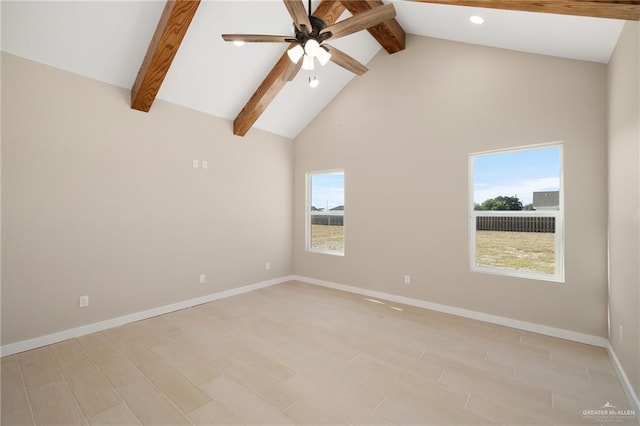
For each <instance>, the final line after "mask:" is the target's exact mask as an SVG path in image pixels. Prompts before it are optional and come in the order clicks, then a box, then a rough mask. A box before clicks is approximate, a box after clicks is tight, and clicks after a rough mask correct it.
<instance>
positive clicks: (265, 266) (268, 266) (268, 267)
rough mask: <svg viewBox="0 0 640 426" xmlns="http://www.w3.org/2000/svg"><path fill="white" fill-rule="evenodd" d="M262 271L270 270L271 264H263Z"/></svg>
mask: <svg viewBox="0 0 640 426" xmlns="http://www.w3.org/2000/svg"><path fill="white" fill-rule="evenodd" d="M264 269H266V270H267V271H268V270H269V269H271V263H269V262H267V263H265V264H264Z"/></svg>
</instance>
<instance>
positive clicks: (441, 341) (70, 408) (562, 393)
mask: <svg viewBox="0 0 640 426" xmlns="http://www.w3.org/2000/svg"><path fill="white" fill-rule="evenodd" d="M606 403H610V404H612V405H615V406H616V407H618V409H630V406H629V403H628V400H627V399H626V397H625V394H624V392H623V390H622V388H621V386H620V383H619V381H618V379H617V377H616V375H615V372H614V370H613V367H612V364H611V361H610V360H609V359H608V357H607V353H606V351H605V350H604V349H601V348H596V347H591V346H587V345H582V344H578V343H572V342H568V341H564V340H560V339H555V338H550V337H545V336H541V335H537V334H533V333H528V332H523V331H519V330H514V329H511V328H506V327H501V326H496V325H492V324H487V323H483V322H479V321H473V320H468V319H463V318H459V317H455V316H452V315H446V314H441V313H437V312H433V311H428V310H423V309H418V308H413V307H408V306H404V305H398V304H394V303H389V302H384V301H377V300H373V299H369V298H365V297H363V296H358V295H354V294H349V293H344V292H339V291H334V290H330V289H325V288H321V287H315V286H310V285H306V284H301V283H296V282H290V283H285V284H280V285H277V286H273V287H269V288H265V289H262V290H258V291H254V292H251V293H246V294H242V295H239V296H235V297H231V298H228V299H224V300H219V301H215V302H211V303H207V304H204V305H200V306H197V307H194V308H191V309H186V310H182V311H179V312H175V313H171V314H167V315H162V316H159V317H155V318H151V319H148V320H145V321H140V322H137V323H134V324H130V325H126V326H122V327H118V328H114V329H111V330H108V331H104V332H100V333H94V334H91V335H87V336H84V337H80V338H77V339H73V340H68V341H65V342H62V343H58V344H55V345H51V346H48V347H44V348H40V349H35V350H32V351H28V352H24V353H21V354H17V355H14V356H8V357H5V358H3V359H2V424H3V425H11V424H39V425H44V424H87V423H89V424H118V425H125V424H148V425H156V424H172V425H173V424H176V425H177V424H225V425H236V424H245V425H250V424H270V425H280V424H314V425H315V424H330V425H338V424H352V425H376V424H391V425H394V424H419V425H428V424H432V425H441V424H450V425H460V424H470V425H476V424H506V425H530V424H531V425H533V424H554V425H556V424H564V425H573V424H588V425H589V424H590V425H593V424H599V423H600V422H610V421H612V420H622V423H620V422H617V423H615V424H616V425H619V424H636V423H635V419H632V418H625V419H613V418H606V419H598V418H594V417H588V416H587V417H585V416H584V415H583V412H584V410H595V409H600V408H601V407H602V406H603V405H605V404H606Z"/></svg>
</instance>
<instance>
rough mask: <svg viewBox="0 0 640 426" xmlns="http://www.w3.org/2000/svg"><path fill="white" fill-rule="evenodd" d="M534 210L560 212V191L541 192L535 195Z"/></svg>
mask: <svg viewBox="0 0 640 426" xmlns="http://www.w3.org/2000/svg"><path fill="white" fill-rule="evenodd" d="M533 209H534V210H560V191H539V192H534V193H533Z"/></svg>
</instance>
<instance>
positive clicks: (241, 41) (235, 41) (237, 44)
mask: <svg viewBox="0 0 640 426" xmlns="http://www.w3.org/2000/svg"><path fill="white" fill-rule="evenodd" d="M233 44H235V45H236V46H243V45H244V40H233Z"/></svg>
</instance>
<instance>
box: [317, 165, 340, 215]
mask: <svg viewBox="0 0 640 426" xmlns="http://www.w3.org/2000/svg"><path fill="white" fill-rule="evenodd" d="M311 205H312V206H314V207H317V208H319V209H326V208H327V206H328V208H330V209H332V208H334V207H338V206H344V172H331V173H315V174H313V175H311Z"/></svg>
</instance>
